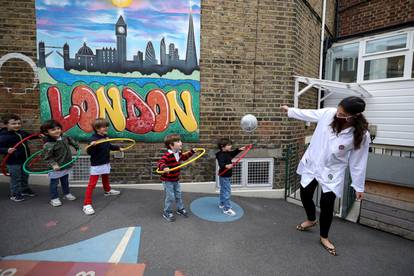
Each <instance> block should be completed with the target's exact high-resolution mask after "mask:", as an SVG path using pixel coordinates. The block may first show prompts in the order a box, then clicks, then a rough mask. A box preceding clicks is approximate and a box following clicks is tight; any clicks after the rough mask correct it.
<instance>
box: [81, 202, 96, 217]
mask: <svg viewBox="0 0 414 276" xmlns="http://www.w3.org/2000/svg"><path fill="white" fill-rule="evenodd" d="M83 212H84V213H85V215H93V214H95V210H94V209H93V207H92V205H90V204H88V205H84V206H83Z"/></svg>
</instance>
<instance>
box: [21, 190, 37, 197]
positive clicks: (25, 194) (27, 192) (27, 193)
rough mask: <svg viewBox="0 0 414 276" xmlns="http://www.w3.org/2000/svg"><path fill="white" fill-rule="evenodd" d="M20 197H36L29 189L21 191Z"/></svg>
mask: <svg viewBox="0 0 414 276" xmlns="http://www.w3.org/2000/svg"><path fill="white" fill-rule="evenodd" d="M22 195H23V196H30V197H34V196H36V194H35V193H34V192H33V191H32V190H31V189H27V190H25V191H23V192H22Z"/></svg>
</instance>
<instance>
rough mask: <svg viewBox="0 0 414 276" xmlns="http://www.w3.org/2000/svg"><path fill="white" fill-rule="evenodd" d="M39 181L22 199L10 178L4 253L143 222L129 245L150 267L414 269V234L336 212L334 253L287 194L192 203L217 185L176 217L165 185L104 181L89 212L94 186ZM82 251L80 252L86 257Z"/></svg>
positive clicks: (226, 275)
mask: <svg viewBox="0 0 414 276" xmlns="http://www.w3.org/2000/svg"><path fill="white" fill-rule="evenodd" d="M33 189H34V190H35V192H36V193H37V194H38V196H36V197H34V198H29V199H28V200H26V201H24V202H20V203H15V202H12V201H10V200H9V199H8V184H6V183H2V184H1V185H0V218H1V224H0V225H1V227H0V256H2V257H6V256H11V255H20V254H26V253H33V252H39V251H44V250H50V249H55V248H61V247H64V246H68V245H72V244H76V243H82V242H84V241H85V240H88V239H92V238H94V237H97V236H100V235H103V236H105V235H107V236H108V237H109V235H110V234H106V233H108V232H111V231H114V230H117V229H120V228H128V227H138V228H135V229H139V230H140V232H137V233H138V234H137V235H138V239H139V241H138V243H134V244H136V246H127V251H128V250H129V251H131V252H130V256H135V257H133V259H136V260H135V261H136V263H139V264H145V271H144V274H143V275H144V276H173V275H185V276H204V275H213V276H235V275H237V276H245V275H246V276H247V275H251V276H268V275H269V276H270V275H387V276H389V275H414V274H413V273H414V242H413V241H410V240H406V239H403V238H401V237H398V236H395V235H392V234H388V233H385V232H381V231H378V230H375V229H371V228H368V227H364V226H361V225H359V224H354V223H351V222H348V221H345V220H342V219H337V218H335V219H334V221H333V224H332V227H331V232H330V239H331V240H332V242H333V243H334V244H335V246H336V248H337V252H338V256H336V257H334V256H331V255H330V254H329V253H328V252H327V251H326V250H325V249H324V248H323V247H322V246H321V245H320V244H319V228H318V227H315V228H313V229H312V230H310V231H307V232H299V231H297V230H296V229H295V226H296V225H297V224H298V223H300V222H302V221H303V220H304V218H305V212H304V210H303V209H302V207H300V206H296V205H294V204H291V203H288V202H286V201H284V200H279V199H261V198H245V197H232V201H234V202H235V203H237V204H238V205H239V206H240V207H241V208H242V209H243V212H244V214H243V216H241V218H239V219H238V220H236V221H231V222H214V221H209V220H205V219H201V218H200V217H198V216H196V215H195V214H193V213H191V209H190V204H191V202H193V201H194V200H197V199H200V198H203V197H211V196H215V195H206V194H195V193H184V202H185V204H186V206H187V209H188V210H189V211H190V217H189V218H184V217H177V220H176V221H175V222H172V223H168V222H167V221H165V220H164V219H163V218H162V207H163V196H164V194H163V192H162V191H151V190H134V189H120V190H121V192H122V194H121V195H120V196H112V197H104V196H103V190H102V188H97V189H95V191H94V195H93V199H94V203H93V206H94V208H95V211H96V213H95V215H92V216H86V215H84V214H83V212H82V201H83V193H84V191H85V188H72V193H73V194H74V195H76V196H77V197H78V199H77V200H76V201H72V202H70V201H63V205H62V206H60V207H52V206H50V205H49V204H48V201H49V199H48V187H46V186H33ZM217 209H218V208H217ZM118 231H120V230H118ZM115 242H116V243H117V242H118V241H115V240H114V238H113V239H112V240H111V238H109V239H106V240H100V241H99V246H100V248H99V250H98V249H96V250H97V251H96V252H98V253H97V254H95V253H93V254H95V255H98V256H97V257H100V256H99V255H101V254H102V256H104V255H105V254H104V251H105V250H106V249H105V248H113V247H114V245H113V244H114V243H115ZM135 242H137V241H135ZM138 244H139V245H138ZM93 247H94V246H91V245H88V250H89V249H90V250H91V252H94V251H93V250H94V248H93ZM135 247H136V248H135ZM108 250H109V249H108ZM111 250H112V249H111ZM52 252H54V251H52ZM99 252H102V253H99ZM82 254H85V256H84V257H85V258H86V253H82ZM82 254H79V256H77V257H78V258H79V259H80V260H82V258H83V255H82ZM125 254H126V253H125ZM131 254H132V255H131ZM134 254H135V255H134ZM5 259H6V258H5ZM45 261H48V260H45ZM61 261H62V262H65V261H68V260H66V259H65V257H62V260H61ZM3 262H4V259H3ZM101 262H102V261H101ZM121 262H122V261H121ZM1 263H2V261H0V274H1ZM16 275H18V274H16ZM27 275H30V274H27ZM96 275H98V274H96ZM99 275H101V274H99ZM102 275H106V274H102Z"/></svg>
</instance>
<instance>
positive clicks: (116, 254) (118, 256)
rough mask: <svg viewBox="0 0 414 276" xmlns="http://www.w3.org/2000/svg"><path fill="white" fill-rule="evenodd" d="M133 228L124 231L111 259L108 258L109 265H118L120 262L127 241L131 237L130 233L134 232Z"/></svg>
mask: <svg viewBox="0 0 414 276" xmlns="http://www.w3.org/2000/svg"><path fill="white" fill-rule="evenodd" d="M134 228H135V227H129V228H128V230H127V231H126V233H125V235H124V236H123V237H122V240H121V241H120V243H119V244H118V247H117V248H116V249H115V252H114V253H113V254H112V256H111V258H109V262H110V263H119V261H120V260H121V257H122V255H123V254H124V252H125V249H126V247H127V245H128V243H129V240H130V239H131V237H132V233H133V232H134Z"/></svg>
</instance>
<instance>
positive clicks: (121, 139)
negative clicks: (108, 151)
mask: <svg viewBox="0 0 414 276" xmlns="http://www.w3.org/2000/svg"><path fill="white" fill-rule="evenodd" d="M112 141H127V142H131V145H129V146H126V147H125V148H121V149H122V150H128V149H130V148H132V147H133V146H135V143H136V142H135V140H133V139H130V138H108V139H100V140H96V143H95V144H94V145H87V146H86V147H85V150H87V149H88V148H90V147H93V146H95V145H99V144H102V143H106V142H112Z"/></svg>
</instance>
